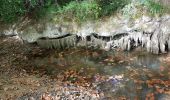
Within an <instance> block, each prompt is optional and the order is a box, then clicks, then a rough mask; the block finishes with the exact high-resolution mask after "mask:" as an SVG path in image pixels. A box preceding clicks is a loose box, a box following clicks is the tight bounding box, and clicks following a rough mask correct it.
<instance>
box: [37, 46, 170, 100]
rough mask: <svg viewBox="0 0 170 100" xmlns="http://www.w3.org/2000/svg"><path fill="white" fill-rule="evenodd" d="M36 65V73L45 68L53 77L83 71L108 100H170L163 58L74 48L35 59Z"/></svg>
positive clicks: (169, 81) (167, 68)
mask: <svg viewBox="0 0 170 100" xmlns="http://www.w3.org/2000/svg"><path fill="white" fill-rule="evenodd" d="M34 63H35V66H36V68H35V69H36V70H40V69H43V70H45V73H46V74H48V75H50V76H52V77H56V76H57V74H58V73H61V72H64V71H66V70H77V71H80V72H81V70H83V71H82V74H81V75H82V76H85V77H87V76H89V77H92V79H91V80H90V82H92V83H97V86H96V89H98V90H99V91H102V92H103V93H104V95H105V99H106V100H110V99H111V100H112V99H115V97H122V98H128V99H130V100H134V99H136V100H138V99H139V100H144V99H146V98H148V99H149V100H155V99H156V100H168V99H170V94H169V91H170V66H169V65H170V64H169V65H168V63H164V62H163V61H162V60H161V59H160V56H159V55H152V54H149V53H144V52H114V51H102V50H90V49H71V50H65V51H62V52H59V53H58V52H54V53H53V54H50V55H47V56H46V57H41V58H40V57H37V58H34ZM97 76H102V77H107V78H106V79H101V78H99V77H97Z"/></svg>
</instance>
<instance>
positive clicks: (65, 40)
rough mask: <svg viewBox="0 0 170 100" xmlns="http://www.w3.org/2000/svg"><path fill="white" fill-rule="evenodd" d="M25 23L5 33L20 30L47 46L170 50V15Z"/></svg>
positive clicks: (163, 51)
mask: <svg viewBox="0 0 170 100" xmlns="http://www.w3.org/2000/svg"><path fill="white" fill-rule="evenodd" d="M25 23H26V24H24V23H21V24H20V25H19V26H18V27H17V26H15V28H14V29H8V30H5V31H3V32H1V34H8V33H10V34H18V35H19V36H20V37H21V38H22V39H23V40H24V41H27V42H29V43H34V42H36V43H37V44H39V45H40V46H42V47H46V48H62V49H64V48H68V47H73V46H88V47H99V48H102V49H106V50H110V49H115V48H121V49H123V50H132V49H134V48H136V47H139V46H141V47H143V48H145V49H146V50H147V51H148V52H152V53H155V54H159V53H166V52H168V51H170V15H163V16H162V17H149V16H146V15H143V16H141V17H139V18H124V17H122V16H110V17H109V18H103V19H100V20H97V21H87V22H83V23H81V24H79V23H76V22H74V21H72V22H62V23H61V22H60V23H54V22H47V21H42V22H36V23H32V24H28V23H30V21H27V22H25ZM17 25H18V24H17Z"/></svg>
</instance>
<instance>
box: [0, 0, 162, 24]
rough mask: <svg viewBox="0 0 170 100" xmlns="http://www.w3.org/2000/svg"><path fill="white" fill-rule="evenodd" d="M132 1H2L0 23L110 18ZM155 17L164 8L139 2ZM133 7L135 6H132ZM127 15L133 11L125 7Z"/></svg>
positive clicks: (147, 2)
mask: <svg viewBox="0 0 170 100" xmlns="http://www.w3.org/2000/svg"><path fill="white" fill-rule="evenodd" d="M131 1H132V0H0V22H9V23H11V22H13V21H17V20H18V19H19V18H20V17H23V16H27V17H30V18H33V19H41V18H42V17H44V16H46V15H50V14H52V15H54V16H55V15H59V16H61V17H63V18H71V19H76V20H78V21H84V20H87V19H98V18H100V17H102V16H109V15H111V14H113V13H115V12H116V11H118V10H120V9H122V8H124V7H125V6H126V5H128V4H129V3H130V2H131ZM137 1H140V2H141V5H144V6H145V7H147V8H148V11H149V13H151V14H153V15H155V14H157V13H163V12H164V6H162V5H161V4H160V3H156V2H154V1H153V0H137ZM133 2H134V1H133ZM132 6H133V5H132ZM125 9H126V10H124V11H126V13H130V12H131V9H129V8H128V7H125Z"/></svg>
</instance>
